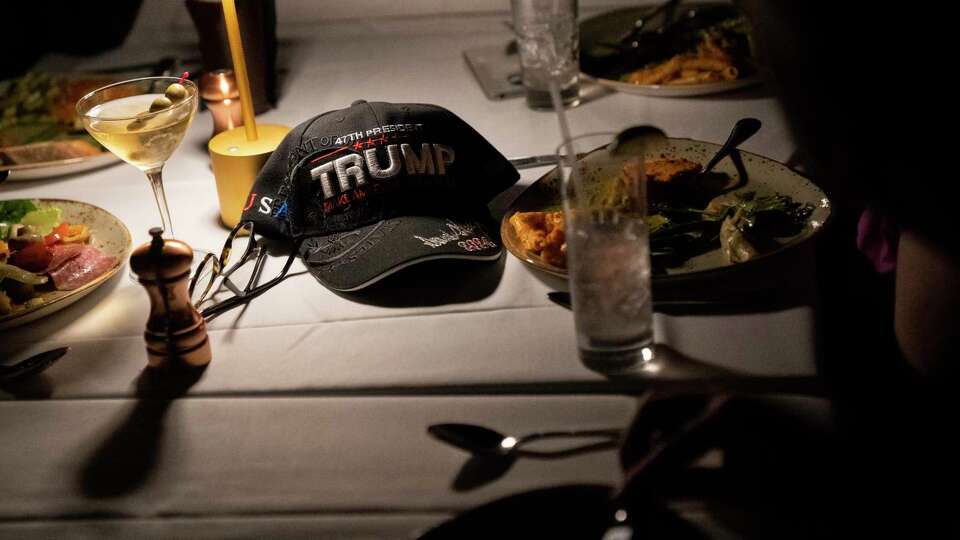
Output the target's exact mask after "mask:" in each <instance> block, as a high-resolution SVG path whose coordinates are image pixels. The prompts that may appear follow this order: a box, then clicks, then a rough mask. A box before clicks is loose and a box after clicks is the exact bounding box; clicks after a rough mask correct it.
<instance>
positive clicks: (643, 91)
mask: <svg viewBox="0 0 960 540" xmlns="http://www.w3.org/2000/svg"><path fill="white" fill-rule="evenodd" d="M580 76H581V77H583V79H585V80H587V81H592V82H595V83H597V84H599V85H601V86H605V87H607V88H611V89H613V90H616V91H618V92H623V93H624V94H634V95H637V96H653V97H693V96H706V95H711V94H722V93H724V92H731V91H733V90H739V89H741V88H747V87H749V86H753V85H755V84H759V83H760V82H761V81H762V79H761V78H760V76H759V75H751V76H749V77H743V78H741V79H734V80H732V81H719V82H712V83H704V84H633V83H628V82H623V81H614V80H612V79H595V78H593V77H591V76H589V75H587V74H585V73H581V74H580Z"/></svg>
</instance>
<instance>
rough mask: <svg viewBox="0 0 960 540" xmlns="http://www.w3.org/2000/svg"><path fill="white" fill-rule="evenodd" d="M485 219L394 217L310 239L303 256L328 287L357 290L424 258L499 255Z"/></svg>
mask: <svg viewBox="0 0 960 540" xmlns="http://www.w3.org/2000/svg"><path fill="white" fill-rule="evenodd" d="M481 223H482V220H480V219H475V220H474V219H464V218H456V219H454V218H445V217H436V216H404V217H397V218H391V219H386V220H383V221H379V222H377V223H373V224H371V225H366V226H363V227H359V228H357V229H353V230H351V231H346V232H340V233H334V234H329V235H326V236H314V237H311V238H308V239H306V240H305V241H304V242H303V244H302V246H301V248H300V253H299V255H300V257H301V258H302V259H303V262H304V264H305V266H306V267H307V269H308V270H309V271H310V273H312V274H313V275H314V277H316V278H317V280H318V281H320V283H322V284H323V285H324V286H326V287H328V288H330V289H333V290H336V291H345V292H346V291H356V290H359V289H362V288H364V287H367V286H369V285H372V284H374V283H376V282H377V281H379V280H381V279H383V278H385V277H387V276H389V275H390V274H393V273H395V272H397V271H399V270H402V269H404V268H406V267H408V266H411V265H414V264H417V263H421V262H426V261H432V260H438V259H466V260H477V261H492V260H496V259H498V258H499V257H500V254H501V253H502V251H503V249H502V248H501V246H500V243H499V241H498V239H497V238H495V237H492V236H491V235H490V234H488V232H487V231H486V230H485V229H484V227H483V225H482V224H481Z"/></svg>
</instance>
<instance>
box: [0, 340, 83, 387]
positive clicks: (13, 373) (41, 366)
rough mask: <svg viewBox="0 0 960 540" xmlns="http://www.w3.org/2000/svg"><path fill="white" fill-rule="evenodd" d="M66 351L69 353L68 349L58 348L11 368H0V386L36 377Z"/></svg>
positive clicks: (36, 355)
mask: <svg viewBox="0 0 960 540" xmlns="http://www.w3.org/2000/svg"><path fill="white" fill-rule="evenodd" d="M68 351H70V347H60V348H59V349H53V350H50V351H46V352H42V353H40V354H35V355H33V356H31V357H30V358H27V359H26V360H22V361H20V362H17V363H16V364H13V365H11V366H0V384H8V383H11V382H15V381H18V380H21V379H25V378H27V377H29V376H31V375H36V374H38V373H40V372H42V371H44V370H45V369H47V368H48V367H50V366H52V365H53V364H54V362H56V361H57V360H59V359H60V358H61V357H62V356H63V355H65V354H67V352H68Z"/></svg>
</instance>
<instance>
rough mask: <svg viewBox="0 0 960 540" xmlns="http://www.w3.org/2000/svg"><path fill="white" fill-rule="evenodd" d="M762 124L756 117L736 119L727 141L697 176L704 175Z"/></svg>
mask: <svg viewBox="0 0 960 540" xmlns="http://www.w3.org/2000/svg"><path fill="white" fill-rule="evenodd" d="M762 125H763V124H762V123H761V122H760V121H759V120H757V119H756V118H741V119H740V120H737V123H736V124H734V125H733V129H732V130H731V131H730V135H729V136H728V137H727V142H725V143H723V146H721V147H720V150H717V153H716V154H715V155H714V156H713V159H711V160H710V161H708V162H707V164H706V166H704V167H703V170H702V171H700V174H699V175H698V176H699V177H700V178H702V177H704V176H706V175H707V174H708V173H709V172H710V171H711V170H713V168H714V167H715V166H716V165H717V163H720V160H722V159H723V158H725V157H727V156H729V155H730V153H731V152H733V151H734V150H736V149H737V147H738V146H740V145H741V144H743V143H744V142H745V141H746V140H747V139H749V138H750V137H753V136H754V135H755V134H756V133H757V132H758V131H760V127H761V126H762Z"/></svg>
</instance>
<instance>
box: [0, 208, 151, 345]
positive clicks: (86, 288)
mask: <svg viewBox="0 0 960 540" xmlns="http://www.w3.org/2000/svg"><path fill="white" fill-rule="evenodd" d="M131 244H132V241H131V238H130V231H129V230H127V227H126V226H125V225H124V224H123V223H122V222H121V221H120V220H119V219H117V218H116V216H114V215H113V214H111V213H109V212H107V211H106V210H104V209H102V208H99V207H97V206H94V205H91V204H87V203H84V202H79V201H69V200H63V199H14V200H0V330H6V329H8V328H13V327H15V326H19V325H22V324H26V323H28V322H31V321H34V320H36V319H39V318H40V317H43V316H46V315H49V314H50V313H53V312H55V311H59V310H60V309H63V308H65V307H67V306H69V305H70V304H72V303H74V302H76V301H77V300H79V299H81V298H83V297H84V296H86V295H87V294H89V293H91V292H93V290H94V289H96V288H97V287H99V286H100V285H103V284H104V283H105V282H106V281H107V280H109V279H110V278H111V277H113V276H114V275H115V274H116V273H117V272H119V271H120V268H121V267H122V266H123V262H124V261H125V260H126V259H127V256H128V255H129V253H130V249H131Z"/></svg>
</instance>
